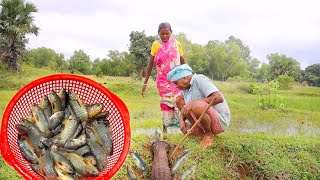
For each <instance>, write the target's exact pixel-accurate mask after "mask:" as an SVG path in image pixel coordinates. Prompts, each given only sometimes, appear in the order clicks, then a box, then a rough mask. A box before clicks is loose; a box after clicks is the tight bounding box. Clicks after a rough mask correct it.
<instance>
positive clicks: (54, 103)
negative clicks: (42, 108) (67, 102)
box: [49, 90, 63, 113]
mask: <svg viewBox="0 0 320 180" xmlns="http://www.w3.org/2000/svg"><path fill="white" fill-rule="evenodd" d="M49 101H50V103H51V107H52V113H56V112H58V111H62V110H63V108H62V104H61V99H60V97H59V96H58V94H57V93H56V92H54V91H53V90H52V91H51V93H50V95H49Z"/></svg>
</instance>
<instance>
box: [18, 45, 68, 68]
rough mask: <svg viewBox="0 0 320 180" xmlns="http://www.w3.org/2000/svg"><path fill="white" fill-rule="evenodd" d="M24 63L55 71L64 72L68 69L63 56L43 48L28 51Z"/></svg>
mask: <svg viewBox="0 0 320 180" xmlns="http://www.w3.org/2000/svg"><path fill="white" fill-rule="evenodd" d="M22 60H23V61H25V62H27V63H31V64H33V65H34V66H35V67H39V68H41V67H49V68H51V69H53V70H57V71H64V70H67V69H68V66H67V62H66V61H65V60H64V56H63V54H58V53H56V52H55V51H54V50H53V49H50V48H46V47H41V48H36V49H31V50H29V51H27V52H26V53H25V54H24V56H23V58H22Z"/></svg>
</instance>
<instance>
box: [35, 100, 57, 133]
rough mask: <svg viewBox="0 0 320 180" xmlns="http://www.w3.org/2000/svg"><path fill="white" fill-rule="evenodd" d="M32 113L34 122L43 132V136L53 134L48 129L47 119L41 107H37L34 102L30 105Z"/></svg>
mask: <svg viewBox="0 0 320 180" xmlns="http://www.w3.org/2000/svg"><path fill="white" fill-rule="evenodd" d="M32 114H33V117H34V118H35V123H36V125H37V126H38V128H39V129H40V131H41V132H43V133H44V135H45V137H51V136H52V135H53V134H52V132H51V131H50V130H49V124H48V119H47V117H46V115H45V113H44V111H43V109H42V108H41V107H39V106H38V105H37V104H36V103H33V105H32Z"/></svg>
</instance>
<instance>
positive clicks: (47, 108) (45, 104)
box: [39, 95, 52, 119]
mask: <svg viewBox="0 0 320 180" xmlns="http://www.w3.org/2000/svg"><path fill="white" fill-rule="evenodd" d="M39 106H40V107H41V108H42V109H43V112H44V114H45V115H46V117H47V119H49V118H50V116H51V115H52V107H51V103H50V101H49V98H48V96H46V95H44V96H43V97H42V99H41V101H40V105H39Z"/></svg>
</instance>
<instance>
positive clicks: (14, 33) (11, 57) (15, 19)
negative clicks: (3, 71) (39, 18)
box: [0, 0, 39, 70]
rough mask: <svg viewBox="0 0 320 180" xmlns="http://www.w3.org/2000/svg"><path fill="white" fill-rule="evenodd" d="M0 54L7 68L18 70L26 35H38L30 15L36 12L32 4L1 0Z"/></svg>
mask: <svg viewBox="0 0 320 180" xmlns="http://www.w3.org/2000/svg"><path fill="white" fill-rule="evenodd" d="M0 5H1V12H0V54H1V56H2V57H4V59H5V61H6V63H7V64H8V66H9V68H11V69H13V70H17V69H18V63H17V59H18V56H19V55H20V54H21V53H22V51H23V50H24V49H25V44H26V43H27V41H28V39H27V38H26V34H29V33H31V34H35V35H38V31H39V28H38V27H37V26H36V25H35V24H34V17H33V16H32V13H35V12H37V7H36V5H35V4H33V3H25V2H24V0H2V1H1V2H0Z"/></svg>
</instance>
